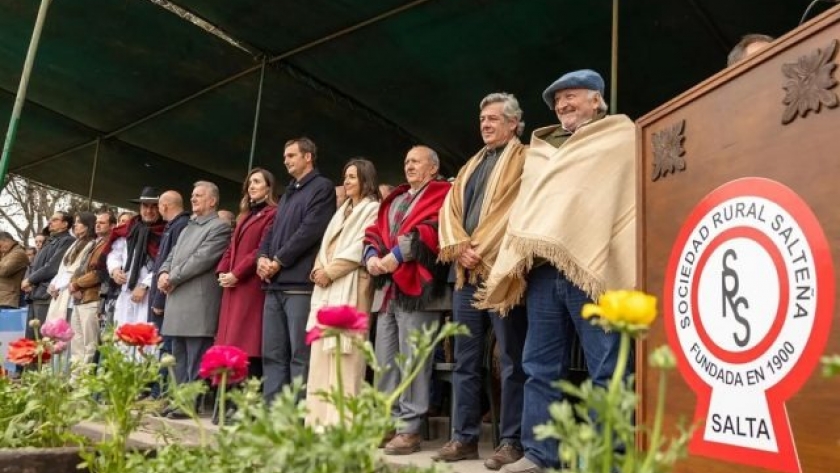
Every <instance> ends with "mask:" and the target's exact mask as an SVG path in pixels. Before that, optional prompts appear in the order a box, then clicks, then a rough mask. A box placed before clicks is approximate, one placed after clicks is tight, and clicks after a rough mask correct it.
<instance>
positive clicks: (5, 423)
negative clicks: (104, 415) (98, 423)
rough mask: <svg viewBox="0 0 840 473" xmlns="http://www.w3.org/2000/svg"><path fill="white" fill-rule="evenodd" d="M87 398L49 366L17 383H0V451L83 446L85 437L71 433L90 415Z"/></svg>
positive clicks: (27, 374) (27, 371)
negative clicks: (6, 449) (5, 449)
mask: <svg viewBox="0 0 840 473" xmlns="http://www.w3.org/2000/svg"><path fill="white" fill-rule="evenodd" d="M87 395H88V393H87V391H86V390H85V389H84V388H77V389H71V388H70V387H69V385H68V381H67V377H66V376H65V375H64V373H58V372H54V371H53V369H52V368H51V366H49V365H47V366H45V367H44V368H43V369H41V370H26V371H24V372H23V374H22V375H21V377H20V379H18V380H14V381H12V380H9V379H6V378H2V379H0V448H20V447H63V446H67V445H77V444H80V443H81V442H82V437H80V436H79V435H76V434H74V433H73V432H72V431H71V430H70V429H71V428H72V427H73V426H74V425H76V424H77V423H78V422H80V421H81V420H82V419H84V418H85V417H87V415H88V414H89V410H88V409H86V400H85V397H86V396H87Z"/></svg>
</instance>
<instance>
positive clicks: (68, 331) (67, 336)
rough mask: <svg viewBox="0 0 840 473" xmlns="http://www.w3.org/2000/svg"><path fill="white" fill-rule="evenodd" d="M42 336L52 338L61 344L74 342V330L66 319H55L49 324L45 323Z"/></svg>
mask: <svg viewBox="0 0 840 473" xmlns="http://www.w3.org/2000/svg"><path fill="white" fill-rule="evenodd" d="M41 335H42V336H44V337H50V338H52V339H53V340H58V341H60V342H69V341H70V340H73V335H75V333H74V332H73V329H72V328H70V324H68V323H67V321H66V320H64V319H53V320H50V321H49V322H47V323H45V324H44V326H43V327H41Z"/></svg>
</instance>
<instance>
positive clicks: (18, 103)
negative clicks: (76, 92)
mask: <svg viewBox="0 0 840 473" xmlns="http://www.w3.org/2000/svg"><path fill="white" fill-rule="evenodd" d="M51 1H52V0H41V6H40V7H39V8H38V18H37V19H36V20H35V28H34V29H33V30H32V38H31V39H30V40H29V50H27V51H26V60H25V61H24V63H23V73H22V74H21V76H20V85H18V91H17V96H16V97H15V105H14V107H13V108H12V117H11V119H9V128H8V129H7V130H6V141H5V142H4V143H3V155H2V157H0V183H4V182H6V170H7V169H8V168H9V154H10V153H11V151H12V145H14V143H15V135H16V134H17V128H18V123H19V122H20V112H21V110H22V109H23V103H24V101H25V100H26V88H27V86H29V76H30V75H31V74H32V65H33V64H34V63H35V53H36V52H37V51H38V41H39V40H40V39H41V31H42V30H43V28H44V20H45V19H46V18H47V8H48V7H49V6H50V2H51Z"/></svg>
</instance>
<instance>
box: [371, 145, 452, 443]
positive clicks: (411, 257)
mask: <svg viewBox="0 0 840 473" xmlns="http://www.w3.org/2000/svg"><path fill="white" fill-rule="evenodd" d="M439 168H440V160H439V159H438V156H437V154H436V153H435V152H434V150H432V149H431V148H429V147H427V146H415V147H414V148H411V149H410V150H409V151H408V154H407V155H406V158H405V177H406V180H407V181H408V183H407V184H403V185H401V186H399V187H397V188H396V189H394V191H393V192H392V193H391V194H390V195H389V196H388V198H387V199H385V201H384V202H382V204H381V206H380V207H379V213H378V215H377V219H376V223H375V224H374V225H372V226H370V227H368V229H367V231H366V232H365V253H364V255H365V265H366V267H367V270H368V272H370V274H371V275H372V276H374V277H376V285H377V286H378V287H382V286H383V285H385V284H387V283H390V286H389V288H388V289H387V290H386V293H385V294H386V295H385V301H384V302H383V308H382V310H381V311H380V314H379V317H378V318H377V321H376V344H375V345H376V359H377V361H378V363H379V365H380V366H382V367H386V371H385V373H384V375H383V376H382V379H381V381H380V384H379V386H378V388H379V389H380V390H382V391H384V392H386V393H388V392H392V391H394V389H396V387H397V386H398V385H399V383H400V372H399V370H398V369H397V368H396V367H395V366H394V365H393V361H394V360H395V359H396V357H397V355H398V354H402V355H405V356H410V353H408V350H409V344H408V338H409V334H410V333H411V332H413V331H415V330H418V329H422V328H426V327H434V326H436V325H437V324H438V323H439V321H440V315H441V312H443V311H447V310H450V309H451V308H452V298H451V293H450V292H451V290H450V289H449V287H448V284H447V282H446V281H447V278H446V277H447V274H448V273H449V267H448V266H447V265H441V264H438V263H437V259H438V252H439V250H440V246H439V244H438V213H439V212H440V208H441V206H443V201H444V199H445V198H446V194H447V193H448V192H449V188H450V184H449V183H448V182H445V181H440V180H437V175H438V169H439ZM431 377H432V365H431V363H430V362H427V363H426V366H425V368H424V370H423V371H422V372H421V373H420V374H419V375H418V376H417V378H415V380H414V382H412V384H411V386H410V387H409V388H408V389H406V390H405V392H403V393H402V395H401V396H400V398H399V400H398V401H397V402H396V403H395V404H394V409H393V412H392V416H393V417H394V418H395V419H399V420H401V421H402V425H401V427H400V429H399V430H398V431H397V432H395V435H394V436H393V437H392V438H391V439H390V440H389V441H388V442H387V444H386V445H385V454H387V455H405V454H409V453H412V452H416V451H418V450H420V441H421V437H420V434H419V432H420V426H421V424H422V422H423V417H424V416H425V415H426V411H427V410H428V409H429V384H430V382H431Z"/></svg>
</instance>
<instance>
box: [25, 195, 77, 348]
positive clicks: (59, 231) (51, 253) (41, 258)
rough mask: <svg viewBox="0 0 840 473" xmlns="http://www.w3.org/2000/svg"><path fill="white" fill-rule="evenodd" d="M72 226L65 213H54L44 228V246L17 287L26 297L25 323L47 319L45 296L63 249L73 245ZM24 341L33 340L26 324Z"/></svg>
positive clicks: (47, 306)
mask: <svg viewBox="0 0 840 473" xmlns="http://www.w3.org/2000/svg"><path fill="white" fill-rule="evenodd" d="M72 226H73V216H72V215H70V213H69V212H61V211H59V212H56V213H54V214H53V215H52V217H50V221H49V224H48V227H47V228H48V229H49V237H48V238H47V240H46V241H45V242H44V246H43V247H41V249H40V250H39V251H38V253H37V254H36V255H35V261H33V262H32V267H31V269H30V271H29V275H28V276H27V277H26V279H24V280H23V282H21V284H20V288H21V289H22V290H23V291H24V292H26V293H27V294H28V296H27V300H29V301H31V302H32V303H31V304H29V314H28V316H27V322H31V321H32V320H33V319H38V320H39V321H40V322H41V324H43V323H44V320H46V318H47V312H48V311H49V308H50V300H51V299H52V297H51V296H50V295H49V293H48V292H47V289H48V288H49V285H50V281H52V278H53V277H55V275H56V273H58V267H59V266H60V265H61V258H62V257H63V256H64V252H65V251H67V248H69V247H70V245H72V244H73V240H74V239H73V236H72V235H70V227H72ZM26 338H29V339H34V338H35V330H34V328H33V327H31V326H30V325H29V324H28V323H27V325H26Z"/></svg>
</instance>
